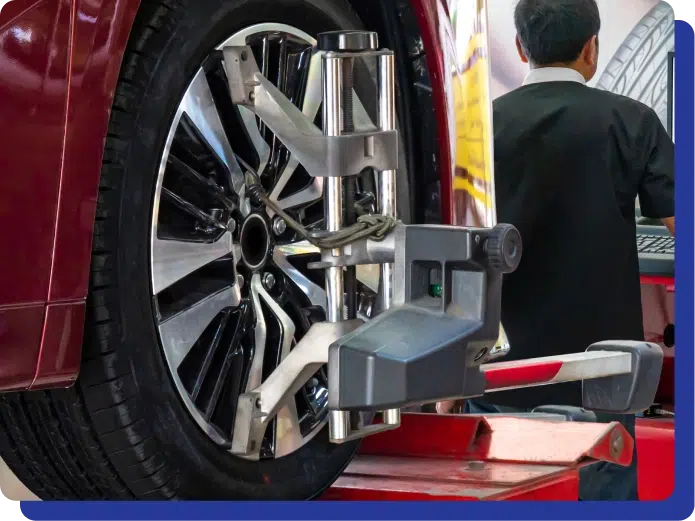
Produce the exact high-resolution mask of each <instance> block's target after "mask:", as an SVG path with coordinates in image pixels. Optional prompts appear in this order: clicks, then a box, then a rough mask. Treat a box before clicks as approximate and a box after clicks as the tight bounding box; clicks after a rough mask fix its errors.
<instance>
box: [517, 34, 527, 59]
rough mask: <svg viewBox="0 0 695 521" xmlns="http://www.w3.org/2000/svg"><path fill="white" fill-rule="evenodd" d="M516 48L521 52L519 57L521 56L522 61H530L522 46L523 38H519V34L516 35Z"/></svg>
mask: <svg viewBox="0 0 695 521" xmlns="http://www.w3.org/2000/svg"><path fill="white" fill-rule="evenodd" d="M515 40H516V50H517V51H518V52H519V58H521V61H522V62H524V63H528V58H527V57H526V53H525V52H524V48H523V47H522V46H521V40H520V39H519V35H518V34H517V35H516V38H515Z"/></svg>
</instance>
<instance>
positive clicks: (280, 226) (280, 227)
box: [273, 217, 287, 235]
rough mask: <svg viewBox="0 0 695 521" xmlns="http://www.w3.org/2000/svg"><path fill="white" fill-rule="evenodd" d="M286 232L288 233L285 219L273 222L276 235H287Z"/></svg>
mask: <svg viewBox="0 0 695 521" xmlns="http://www.w3.org/2000/svg"><path fill="white" fill-rule="evenodd" d="M285 231H287V223H286V222H285V220H284V219H281V218H280V217H277V218H276V219H275V220H274V221H273V233H274V234H275V235H282V234H283V233H285Z"/></svg>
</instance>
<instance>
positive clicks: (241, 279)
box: [236, 273, 246, 288]
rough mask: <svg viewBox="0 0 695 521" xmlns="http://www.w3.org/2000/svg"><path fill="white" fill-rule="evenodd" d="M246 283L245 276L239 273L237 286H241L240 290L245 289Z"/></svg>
mask: <svg viewBox="0 0 695 521" xmlns="http://www.w3.org/2000/svg"><path fill="white" fill-rule="evenodd" d="M245 282H246V281H245V280H244V276H243V275H242V274H241V273H237V274H236V283H237V286H239V287H240V288H243V287H244V283H245Z"/></svg>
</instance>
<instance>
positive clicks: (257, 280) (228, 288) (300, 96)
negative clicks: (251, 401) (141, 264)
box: [150, 23, 373, 458]
mask: <svg viewBox="0 0 695 521" xmlns="http://www.w3.org/2000/svg"><path fill="white" fill-rule="evenodd" d="M227 45H250V46H251V47H252V49H253V51H254V54H255V56H256V60H257V62H258V63H259V66H260V67H261V68H262V71H263V73H264V74H265V75H266V77H268V78H269V79H271V81H273V82H274V83H275V84H276V86H278V88H280V89H281V90H282V91H283V92H284V93H285V95H286V96H288V97H289V98H290V99H291V100H292V101H293V102H294V103H295V104H296V105H297V106H298V107H299V108H300V109H301V110H302V111H303V112H304V114H305V115H306V116H307V117H309V118H312V119H314V120H315V119H316V118H317V116H318V115H319V110H320V106H321V56H320V53H319V52H317V51H316V50H315V45H316V41H315V39H314V38H313V37H311V36H310V35H309V34H307V33H305V32H303V31H301V30H299V29H297V28H295V27H292V26H289V25H284V24H276V23H272V24H271V23H266V24H257V25H253V26H250V27H247V28H245V29H243V30H241V31H238V32H236V33H235V34H233V35H232V36H231V37H230V38H228V39H227V40H226V41H225V42H223V43H222V44H221V45H219V46H217V48H216V50H215V51H213V53H211V55H210V56H208V58H206V60H205V61H204V63H203V64H202V66H201V68H200V69H199V71H198V72H197V73H196V75H195V76H194V78H193V80H192V81H191V83H190V84H189V86H188V88H187V89H186V91H185V94H184V95H183V98H182V100H181V103H180V104H179V106H178V109H177V111H176V114H175V116H174V118H173V121H172V123H171V127H170V132H169V134H168V137H167V140H166V143H165V147H164V149H163V153H162V158H161V162H160V166H159V171H158V175H157V183H156V189H155V196H154V201H153V208H152V223H151V234H150V241H151V242H150V268H151V290H152V297H153V302H154V308H155V320H156V326H157V329H158V333H159V339H160V343H161V346H162V349H163V353H164V356H165V359H166V362H167V365H168V368H169V371H170V374H171V376H172V379H173V381H174V383H175V386H176V389H177V391H178V394H179V396H180V397H181V399H182V401H183V403H184V405H185V407H186V409H187V410H188V412H189V413H190V415H191V416H192V417H193V419H194V420H195V422H196V423H197V424H198V426H199V427H200V428H201V429H202V430H203V431H204V432H205V433H206V434H207V436H208V437H209V438H210V439H211V440H213V441H214V442H215V443H217V444H218V445H221V446H223V447H229V446H230V445H231V440H232V437H233V424H234V411H235V408H236V401H235V400H236V399H237V398H238V395H239V393H242V392H246V391H249V390H251V389H253V388H255V387H257V386H258V385H259V384H260V383H261V382H262V381H263V380H264V379H265V378H266V377H267V375H268V374H269V371H272V368H273V365H277V363H279V361H280V360H281V359H282V358H284V356H286V355H287V353H288V352H289V350H290V349H291V348H292V346H293V345H294V344H295V343H296V341H298V340H299V338H301V335H302V334H304V333H305V332H306V330H307V329H308V328H309V327H310V325H311V323H313V322H316V321H321V320H324V319H325V309H326V293H325V290H324V288H323V283H322V282H321V281H322V279H323V272H313V273H312V272H311V271H309V270H307V269H306V263H307V262H308V260H310V259H311V260H316V258H315V255H316V253H317V250H316V248H314V247H313V246H311V245H310V244H308V243H306V242H296V241H294V240H293V239H294V237H293V232H292V230H287V229H285V230H282V227H281V226H276V224H277V220H276V219H277V218H276V216H274V215H273V214H272V212H269V211H267V210H265V209H259V208H254V207H253V206H252V204H251V202H250V200H249V199H248V198H247V197H246V183H245V178H246V174H245V172H246V171H248V170H253V171H255V172H257V174H258V175H260V176H261V178H262V179H265V180H266V181H267V186H266V190H267V191H268V193H269V195H270V198H271V199H273V200H274V201H276V203H277V204H279V205H280V206H281V207H282V208H283V209H285V210H286V211H288V212H291V213H293V216H294V217H296V218H297V219H298V220H300V222H303V224H304V225H305V226H312V225H314V226H318V225H320V224H321V222H322V218H323V213H322V194H323V179H321V178H311V177H310V176H308V174H307V173H306V171H305V170H304V169H303V167H302V165H301V164H299V163H298V162H297V161H296V160H295V159H294V157H293V156H292V155H291V154H289V153H288V152H287V150H286V149H285V148H284V147H283V146H282V144H281V143H279V141H278V140H277V139H275V138H274V137H273V136H272V134H270V132H269V131H268V129H266V128H265V127H264V125H263V124H262V122H260V121H259V120H258V119H257V118H256V116H255V115H254V114H253V113H252V112H251V111H249V110H248V109H247V108H245V107H241V106H234V105H233V104H232V103H231V98H230V97H229V93H228V91H227V88H226V79H225V77H224V68H223V66H222V54H221V49H222V48H223V47H225V46H227ZM362 110H363V109H362ZM363 117H366V116H363ZM232 143H233V145H232ZM259 236H262V238H261V239H259V238H258V237H259ZM271 282H272V284H271ZM370 286H373V284H371V285H370ZM360 300H361V303H362V305H363V308H364V309H365V310H366V309H368V308H370V307H371V302H372V294H371V292H370V291H369V290H367V289H365V290H364V291H363V293H362V296H361V299H360ZM367 312H368V311H367ZM327 394H328V391H327V382H326V374H325V371H324V370H321V371H319V373H317V374H316V375H315V376H314V377H313V378H312V379H310V381H309V382H308V383H307V385H306V386H305V387H304V388H303V389H302V390H301V391H300V392H299V393H298V394H297V396H296V397H295V400H290V402H289V403H288V404H286V405H285V406H284V407H283V408H282V409H281V410H280V412H279V413H278V415H277V418H276V419H275V420H274V421H273V422H272V423H271V425H270V426H269V428H268V431H267V432H266V436H265V438H264V442H263V447H262V450H261V458H280V457H283V456H286V455H288V454H290V453H293V452H295V451H296V450H297V449H299V448H300V447H302V446H303V445H305V444H306V443H308V442H309V441H310V440H311V439H312V438H313V437H314V436H315V435H316V434H317V433H318V432H319V431H320V430H321V428H322V427H323V426H324V425H325V423H326V421H327V412H328V411H327Z"/></svg>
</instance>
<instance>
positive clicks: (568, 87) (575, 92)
mask: <svg viewBox="0 0 695 521" xmlns="http://www.w3.org/2000/svg"><path fill="white" fill-rule="evenodd" d="M558 92H562V93H563V95H564V97H566V100H567V101H566V102H567V104H568V105H569V104H572V105H575V106H576V105H582V110H587V111H596V112H600V113H603V114H606V113H607V112H606V111H612V112H614V113H617V114H619V115H622V116H625V117H627V118H628V119H631V120H634V119H642V118H644V117H652V116H653V117H657V116H656V113H655V112H654V110H653V109H652V108H650V107H649V106H647V105H645V104H644V103H642V102H640V101H637V100H634V99H632V98H629V97H627V96H623V95H621V94H615V93H613V92H609V91H607V90H602V89H597V88H594V87H589V86H584V85H581V84H579V83H576V84H575V83H572V84H569V83H564V84H560V83H550V82H549V83H535V84H532V85H526V86H522V87H519V88H517V89H514V90H512V91H510V92H508V93H506V94H504V95H502V96H500V97H498V98H497V99H495V100H494V101H493V104H492V105H493V109H494V111H495V112H496V113H504V112H507V111H514V110H518V108H519V107H520V106H525V105H526V104H527V103H529V102H531V101H533V102H534V103H541V104H542V103H545V102H547V103H556V102H557V101H556V99H555V98H553V97H550V96H547V94H549V93H558ZM551 99H552V101H551Z"/></svg>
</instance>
